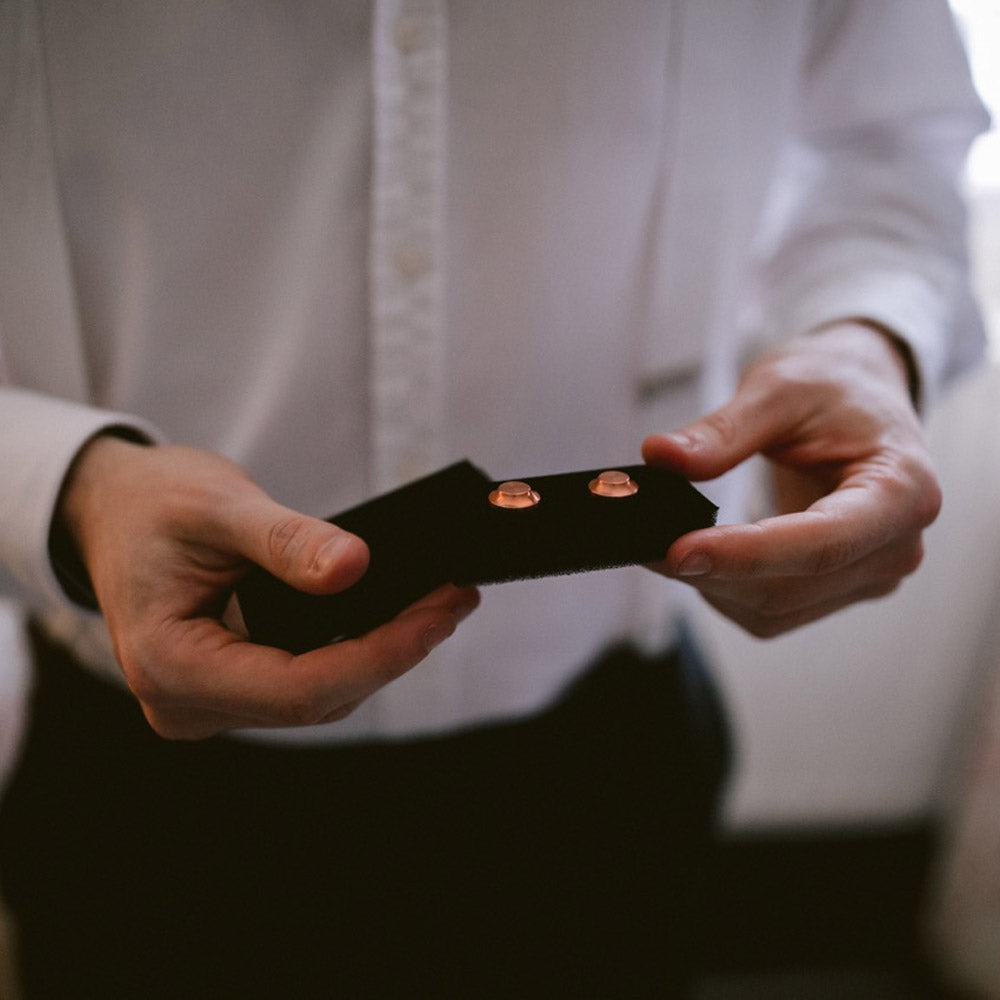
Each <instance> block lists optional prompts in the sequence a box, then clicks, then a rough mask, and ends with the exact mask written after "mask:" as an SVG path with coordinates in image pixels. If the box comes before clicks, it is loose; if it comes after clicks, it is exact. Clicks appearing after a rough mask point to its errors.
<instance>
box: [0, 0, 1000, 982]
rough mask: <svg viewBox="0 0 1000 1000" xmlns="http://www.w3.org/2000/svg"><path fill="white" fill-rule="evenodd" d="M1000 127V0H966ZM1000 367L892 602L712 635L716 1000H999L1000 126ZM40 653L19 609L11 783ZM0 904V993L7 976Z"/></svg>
mask: <svg viewBox="0 0 1000 1000" xmlns="http://www.w3.org/2000/svg"><path fill="white" fill-rule="evenodd" d="M952 6H953V8H954V10H955V13H956V16H957V17H958V19H959V21H960V22H961V24H962V26H963V28H964V32H965V36H966V39H967V43H968V47H969V53H970V58H971V60H972V65H973V71H974V75H975V78H976V82H977V86H978V87H979V89H980V92H981V94H982V96H983V98H984V100H985V101H986V103H987V105H989V107H990V109H991V112H992V113H993V115H994V119H995V120H998V121H1000V0H953V2H952ZM966 183H967V186H968V193H969V199H970V205H971V207H972V215H971V225H970V234H969V236H970V247H971V253H972V259H973V268H974V280H975V284H976V287H977V290H978V293H979V297H980V302H981V304H982V308H983V312H984V315H985V317H986V320H987V323H988V326H989V328H990V331H991V336H992V345H993V346H992V357H991V359H990V363H989V364H988V365H986V366H985V367H984V368H982V369H981V370H980V371H978V372H977V373H976V374H975V375H973V376H971V377H969V378H967V379H965V380H964V381H962V382H961V383H960V384H958V385H956V386H954V387H953V388H952V389H951V390H950V391H949V392H948V393H947V394H946V395H945V397H944V398H943V399H942V400H941V403H940V405H939V407H938V408H937V409H936V410H935V412H934V413H933V414H932V415H931V417H930V419H929V421H928V433H929V437H930V441H931V445H932V448H933V451H934V453H935V456H936V459H937V462H938V468H939V471H940V474H941V477H942V481H943V485H944V490H945V506H944V509H943V512H942V515H941V517H940V519H939V520H938V521H937V522H936V523H935V525H934V526H933V527H932V529H931V530H930V532H929V533H928V536H927V555H926V560H925V563H924V566H923V567H922V569H921V571H920V572H919V573H918V574H917V575H916V576H915V577H914V578H911V579H910V580H909V581H908V582H907V583H906V584H905V585H904V586H903V588H902V589H901V590H900V591H899V592H898V593H897V594H895V595H893V596H892V597H891V598H889V599H886V600H883V601H880V602H877V603H874V604H870V605H865V606H861V607H857V608H854V609H851V610H849V611H847V612H843V613H841V614H838V615H836V616H835V617H834V618H832V619H828V620H827V621H825V622H822V623H820V624H819V625H815V626H812V627H810V628H809V629H806V630H803V631H800V632H797V633H793V634H792V635H790V636H787V637H784V638H781V639H778V640H769V641H768V642H766V643H764V642H759V641H757V640H753V639H751V638H748V637H746V636H745V635H743V634H742V633H740V632H738V631H737V630H736V629H735V628H733V627H731V626H729V625H728V624H727V623H726V622H725V621H724V620H722V619H721V618H718V617H717V616H715V615H714V614H713V613H712V612H711V611H710V610H708V609H704V608H703V609H701V611H700V612H699V614H698V618H697V622H696V626H697V631H698V633H699V635H700V637H701V639H702V642H703V643H704V645H705V647H706V650H707V651H708V653H709V657H710V659H711V660H712V662H713V663H714V665H715V669H716V671H717V674H718V677H719V680H720V683H721V685H722V688H723V690H724V692H725V695H726V698H727V700H728V704H729V707H730V712H731V715H732V722H733V727H734V730H735V737H736V744H737V746H738V748H739V752H738V757H737V761H736V770H735V774H734V780H733V783H732V786H731V789H730V794H729V798H728V801H727V806H726V814H725V822H724V830H725V837H724V842H723V845H722V852H723V855H722V856H723V864H722V867H721V876H720V880H719V884H718V885H717V886H715V887H714V891H715V893H716V895H717V900H716V907H715V911H716V913H717V914H718V918H717V919H718V928H717V934H716V936H715V937H716V941H717V942H718V950H717V953H716V954H714V955H712V956H710V957H709V960H710V965H711V966H712V968H713V974H712V976H711V977H710V978H709V980H708V981H707V982H706V984H705V987H704V990H703V1000H725V998H750V1000H752V998H755V997H760V998H771V1000H781V998H785V997H788V998H796V1000H810V998H811V1000H822V998H826V997H829V998H833V997H837V998H859V1000H863V998H880V1000H892V998H895V997H899V998H908V1000H912V998H919V997H922V996H926V997H954V998H958V997H962V998H984V1000H990V998H1000V641H998V640H1000V517H998V504H997V497H1000V434H998V433H997V431H998V428H1000V368H998V365H1000V130H998V129H997V128H994V130H993V131H992V132H991V133H990V134H988V135H987V136H984V137H983V138H982V139H980V140H979V142H978V144H977V146H976V147H975V149H974V151H973V154H972V157H971V159H970V163H969V168H968V175H967V179H966ZM27 686H28V671H27V666H26V657H25V655H24V650H23V648H22V646H21V643H20V639H19V632H18V627H17V610H16V608H15V607H14V606H13V605H12V604H10V603H8V602H3V601H0V786H2V782H3V779H4V776H5V774H6V772H7V770H8V769H9V767H10V763H11V761H12V759H13V756H14V751H15V749H16V745H17V742H18V739H19V737H20V732H21V725H22V723H21V718H22V706H23V704H24V699H25V697H26V694H27ZM9 948H10V944H9V943H6V944H5V937H4V933H3V920H2V907H0V1000H2V998H13V997H15V996H16V990H15V987H14V985H13V983H12V982H11V981H9V980H8V979H7V978H6V975H7V973H6V971H5V969H6V965H5V955H6V953H7V950H9Z"/></svg>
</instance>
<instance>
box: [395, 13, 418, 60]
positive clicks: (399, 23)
mask: <svg viewBox="0 0 1000 1000" xmlns="http://www.w3.org/2000/svg"><path fill="white" fill-rule="evenodd" d="M423 38H424V32H423V28H422V27H421V24H420V22H419V21H418V20H417V19H416V18H415V17H409V16H407V15H406V14H401V15H400V16H399V17H397V18H396V21H395V23H394V24H393V26H392V40H393V43H394V44H395V46H396V48H397V49H399V51H400V52H402V53H404V54H405V53H407V52H413V51H415V50H416V49H418V48H419V47H420V44H421V42H422V41H423Z"/></svg>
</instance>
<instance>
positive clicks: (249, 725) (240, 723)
mask: <svg viewBox="0 0 1000 1000" xmlns="http://www.w3.org/2000/svg"><path fill="white" fill-rule="evenodd" d="M360 704H361V701H360V700H359V701H353V702H347V703H346V704H344V705H341V706H340V707H339V708H336V709H334V710H333V711H331V712H329V713H328V714H327V715H326V716H324V717H323V718H322V719H319V720H318V722H317V725H325V724H327V723H331V722H340V721H341V720H343V719H346V718H347V717H348V716H349V715H350V714H351V713H352V712H353V711H354V710H355V709H356V708H357V707H358V706H359V705H360ZM142 710H143V714H144V715H145V716H146V721H147V722H148V723H149V725H150V727H151V728H152V729H153V730H154V731H155V732H156V733H157V734H158V735H160V736H162V737H163V738H164V739H172V740H203V739H207V738H208V737H210V736H217V735H218V734H219V733H226V732H233V731H234V730H240V729H273V728H275V727H274V724H273V723H272V722H271V721H270V720H268V719H266V718H258V717H255V716H251V715H232V714H228V713H223V712H213V711H209V710H205V709H198V708H155V707H153V706H149V705H143V706H142Z"/></svg>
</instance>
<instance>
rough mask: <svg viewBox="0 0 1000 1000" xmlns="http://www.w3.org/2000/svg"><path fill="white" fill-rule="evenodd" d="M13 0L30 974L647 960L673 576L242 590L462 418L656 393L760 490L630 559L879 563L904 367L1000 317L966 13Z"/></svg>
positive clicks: (487, 975)
mask: <svg viewBox="0 0 1000 1000" xmlns="http://www.w3.org/2000/svg"><path fill="white" fill-rule="evenodd" d="M0 9H2V11H3V19H4V21H3V25H2V29H0V38H3V39H4V42H3V44H4V46H5V48H6V53H5V60H4V61H5V63H6V64H8V65H9V66H10V67H11V72H10V73H9V74H7V76H6V79H5V83H4V86H5V88H7V93H5V96H4V101H3V102H2V103H3V107H4V109H5V111H4V119H3V123H2V127H3V136H0V148H2V149H3V153H2V154H0V155H2V156H3V162H2V173H0V182H2V184H0V187H2V189H3V193H2V197H3V199H4V201H3V217H2V218H3V222H2V230H3V232H4V244H5V245H4V250H3V253H4V266H3V268H2V269H0V270H2V278H3V281H4V288H3V290H2V294H0V299H2V301H3V307H2V308H3V310H4V312H3V315H2V316H0V335H2V337H3V351H4V357H5V361H6V366H7V369H8V371H9V382H10V385H9V387H8V388H5V389H4V390H3V393H2V398H0V406H2V417H0V426H2V427H3V433H2V435H0V449H2V452H0V454H2V463H3V467H4V469H5V470H7V471H6V472H5V478H4V482H3V483H2V484H0V491H2V504H3V509H4V511H5V515H4V520H3V523H2V525H0V558H2V559H3V562H4V565H5V566H6V568H7V570H8V571H9V573H10V575H11V576H12V577H13V579H14V580H16V581H17V585H18V588H19V592H20V593H21V594H22V595H23V596H24V597H25V598H26V599H27V600H28V601H29V602H30V603H31V606H32V607H33V608H34V609H35V617H36V620H37V621H38V623H39V624H38V626H37V628H36V638H35V643H36V647H37V655H38V660H39V672H40V678H41V680H40V682H39V688H38V692H37V694H36V699H35V706H34V730H33V734H32V736H31V737H30V739H29V742H28V745H27V749H26V751H25V756H24V761H23V762H22V767H21V772H20V774H19V775H18V777H17V778H16V780H15V782H14V784H13V786H12V790H11V792H10V795H9V798H8V801H7V803H6V805H5V809H4V813H3V816H2V823H0V826H2V830H0V832H2V835H3V850H2V852H0V871H2V872H3V877H4V880H5V884H6V886H7V892H8V894H9V896H10V898H11V903H12V908H13V909H14V910H15V912H16V913H17V915H18V918H19V921H20V924H21V928H22V936H23V940H24V966H25V977H26V979H27V981H28V985H29V995H30V991H31V990H35V991H37V993H38V995H42V992H43V991H44V990H49V991H51V990H53V989H56V990H57V991H58V990H61V991H63V994H62V995H70V994H67V993H66V992H65V991H66V990H72V991H75V994H76V995H103V996H108V995H116V996H125V995H136V996H139V995H142V996H152V995H154V994H153V992H152V990H154V989H160V990H161V993H162V994H163V995H166V996H178V995H205V996H223V995H239V996H250V995H257V994H255V992H254V991H255V990H256V991H257V993H259V995H262V996H263V995H276V994H277V995H289V996H313V995H329V993H334V994H336V993H337V992H342V993H344V994H345V995H349V996H359V995H373V996H375V995H379V996H385V995H391V994H392V993H395V992H398V993H407V995H413V994H414V993H421V992H427V993H430V994H435V995H444V994H448V993H454V994H456V995H464V996H468V995H484V994H485V995H490V994H491V993H492V994H495V995H510V996H513V995H525V994H526V993H527V994H529V995H530V994H531V993H532V992H534V993H536V994H538V995H550V994H551V993H552V992H553V991H555V990H561V991H562V992H565V993H567V994H569V995H602V996H607V995H646V994H653V995H662V994H663V993H670V992H678V991H679V990H680V989H681V988H682V985H683V983H684V981H685V979H686V976H687V973H688V971H689V970H688V968H687V966H688V965H689V964H690V958H691V956H692V954H693V953H694V952H695V951H696V950H697V948H698V947H699V946H700V945H701V942H700V941H699V939H698V937H697V933H696V930H695V926H696V916H697V914H696V910H697V900H698V898H699V896H700V895H701V886H700V885H699V883H698V881H697V876H698V875H699V874H700V873H701V872H702V866H703V865H704V863H705V857H706V850H707V845H708V842H709V838H710V829H711V822H712V816H713V810H714V807H715V804H716V801H717V795H718V791H719V787H720V780H721V773H722V767H723V759H724V754H725V744H724V737H723V736H722V734H721V731H720V725H721V724H720V720H719V717H718V712H717V709H716V708H715V706H714V701H713V697H712V694H711V690H710V687H709V686H708V685H707V683H706V678H705V675H704V671H703V670H702V669H701V668H700V666H699V664H698V663H697V657H696V656H695V654H694V653H693V652H692V651H691V650H690V649H689V648H687V647H686V646H685V644H684V641H683V636H682V634H681V633H680V632H679V631H678V629H677V626H676V610H677V606H678V602H677V590H676V589H674V588H673V587H672V586H669V585H667V584H665V583H664V582H663V581H662V580H660V579H658V578H656V577H655V576H654V575H653V574H648V573H644V572H642V571H638V570H636V571H633V572H625V571H621V572H617V571H616V572H614V573H602V574H591V575H581V576H578V577H573V578H567V579H558V580H545V581H536V582H532V583H528V584H517V585H511V586H507V587H502V588H497V589H496V590H490V591H489V592H487V593H485V594H484V595H482V597H483V600H482V603H481V605H480V607H479V608H478V610H477V611H476V613H475V614H474V615H472V616H471V617H469V619H468V621H466V622H463V619H465V618H466V616H467V615H468V614H469V612H470V611H471V610H472V609H473V607H474V606H475V605H476V604H477V602H479V600H480V595H477V594H475V593H474V592H471V591H469V590H463V589H458V588H454V587H448V588H445V589H444V590H442V591H439V592H437V593H435V594H432V595H429V596H428V597H427V598H426V599H424V600H423V601H421V602H419V603H418V604H416V605H415V606H414V607H412V608H411V609H409V610H407V611H405V612H404V613H403V614H401V615H400V616H399V617H398V618H397V619H395V620H394V621H392V622H390V623H389V624H388V625H386V626H384V627H382V628H379V629H376V630H374V631H372V632H371V633H370V634H368V635H366V636H363V637H362V638H360V639H358V640H352V641H347V642H343V643H338V644H335V645H332V646H329V647H325V648H323V649H320V650H316V651H314V652H312V653H309V654H306V655H305V656H303V657H301V658H298V659H295V660H292V659H291V657H290V656H289V655H287V654H284V653H282V652H281V651H277V650H273V649H268V648H264V647H261V646H257V645H254V644H252V643H248V642H247V641H245V639H244V638H243V637H242V636H241V635H240V633H239V631H238V630H237V629H235V628H234V627H231V626H230V625H229V624H224V622H230V620H231V619H230V618H229V617H228V616H227V615H226V606H227V602H228V600H229V597H230V595H231V592H232V589H233V586H234V584H235V583H236V582H237V581H238V579H239V578H240V577H241V575H242V574H243V573H245V572H246V569H247V567H248V566H249V565H251V564H259V565H262V566H264V567H265V568H267V569H268V570H270V571H271V572H272V573H274V574H276V575H277V576H279V577H281V578H282V579H284V580H285V581H286V582H288V583H290V584H292V585H294V586H296V587H298V588H300V589H303V590H307V591H310V592H315V593H326V592H334V591H337V590H339V589H342V588H344V587H347V586H350V584H351V583H353V582H354V581H356V580H357V579H358V578H359V577H360V576H361V575H362V574H363V572H364V570H365V567H366V562H367V551H366V548H365V546H364V543H363V541H362V540H359V539H357V538H355V537H353V536H349V535H347V534H346V533H345V532H343V531H341V530H339V529H338V528H336V527H335V526H333V525H330V524H326V523H324V522H323V521H321V520H318V519H317V518H319V517H322V516H324V515H327V514H330V513H332V512H334V511H337V510H341V509H343V508H345V507H347V506H350V505H351V504H353V503H356V502H358V501H360V500H361V499H363V498H365V497H367V496H370V495H373V494H376V493H379V492H382V491H384V490H387V489H390V488H392V487H394V486H397V485H399V484H400V483H402V482H405V481H407V480H409V479H412V478H414V477H416V476H418V475H421V474H423V473H427V472H430V471H432V470H433V469H434V468H436V467H437V466H439V465H441V464H444V463H445V462H447V461H449V460H452V459H455V458H458V457H462V456H465V455H468V456H469V457H471V458H472V459H473V460H475V461H477V462H479V463H481V464H482V465H483V466H484V467H485V468H487V469H489V470H491V472H493V473H494V474H495V475H498V476H505V475H515V476H518V477H520V476H522V475H529V474H530V473H532V472H534V473H538V474H541V473H546V472H552V471H562V470H566V469H573V468H590V467H597V466H605V467H607V466H614V465H617V464H621V463H623V462H625V461H630V460H632V456H633V455H634V453H635V450H636V449H637V447H638V444H639V442H640V441H641V440H643V438H645V444H644V447H643V453H644V456H645V458H646V460H647V461H649V462H651V463H654V464H663V465H668V466H671V467H673V468H675V469H677V470H678V471H680V472H681V473H683V474H684V475H686V476H688V477H690V478H693V479H696V480H708V479H714V478H716V477H718V476H720V475H722V474H723V473H725V472H727V471H728V470H730V469H733V468H735V467H736V466H738V465H740V464H741V463H742V462H743V461H744V460H745V459H747V458H749V457H750V456H752V455H755V454H758V453H759V454H763V455H765V456H767V457H768V458H769V459H771V460H772V461H773V463H774V465H775V468H776V470H777V471H776V480H775V481H776V499H777V501H778V509H779V510H780V511H781V512H782V513H781V514H780V515H779V516H776V517H774V518H772V519H768V520H766V521H763V522H760V523H757V524H752V525H741V524H724V525H722V526H720V527H718V528H714V529H710V530H706V531H703V532H695V533H692V534H689V535H688V536H686V537H684V538H682V539H680V540H679V541H678V542H677V543H676V544H675V545H674V546H673V547H672V548H671V549H670V551H669V552H668V553H665V559H664V562H663V564H662V565H661V566H660V567H659V568H660V570H661V572H662V574H663V575H666V576H668V577H676V578H678V579H680V580H682V581H684V582H686V583H688V584H690V585H691V586H693V587H694V588H695V589H696V590H698V591H700V592H701V593H702V594H703V595H704V597H705V598H707V599H708V600H710V601H711V602H712V603H713V604H715V605H716V606H717V607H718V608H720V609H721V610H722V611H723V612H724V613H726V614H728V615H729V616H730V617H732V618H734V619H735V620H736V621H738V622H740V623H741V624H743V625H744V626H745V627H747V628H748V629H750V630H751V631H753V632H755V633H757V634H761V635H769V634H776V633H778V632H780V631H783V630H786V629H788V628H792V627H796V626H799V625H802V624H805V623H807V622H809V621H811V620H813V619H815V618H817V617H820V616H822V615H825V614H828V613H830V612H833V611H835V610H837V609H838V608H840V607H843V606H844V605H846V604H848V603H851V602H853V601H856V600H861V599H866V598H870V597H873V596H877V595H879V594H883V593H886V592H888V591H889V590H891V589H892V588H893V587H894V586H896V584H897V583H898V582H899V580H900V579H901V578H902V577H903V576H904V575H905V574H906V573H908V572H910V571H912V570H913V569H914V568H915V566H916V564H917V563H918V562H919V558H920V533H921V531H922V529H923V528H924V527H926V525H927V524H928V523H929V522H930V521H931V520H932V519H933V517H934V515H935V513H936V510H937V506H938V503H939V494H938V489H937V484H936V480H935V478H934V474H933V471H932V469H931V467H930V463H929V460H928V458H927V455H926V452H925V450H924V447H923V444H922V441H921V436H920V430H919V423H918V420H917V417H916V415H915V410H914V402H917V403H919V404H921V405H925V404H926V402H927V401H928V400H930V399H931V398H932V397H933V394H934V392H935V389H936V387H937V386H938V385H939V384H940V382H941V381H942V380H943V379H944V378H946V377H947V376H949V375H951V374H953V373H954V372H956V371H958V370H960V369H961V368H963V367H965V366H967V365H968V364H970V363H972V362H973V361H974V360H975V359H976V357H977V356H978V354H979V353H980V351H981V341H982V335H981V331H980V329H979V327H978V325H977V323H976V321H975V319H974V314H973V310H972V309H971V306H970V305H969V302H968V299H967V295H966V291H965V272H964V257H963V249H962V211H961V205H960V200H959V197H958V194H957V190H956V175H957V172H958V170H959V168H960V164H961V161H962V157H963V155H964V151H965V149H966V147H967V145H968V143H969V141H971V138H972V137H973V136H974V134H975V133H976V132H977V131H978V130H980V129H981V128H982V126H983V113H982V110H981V108H980V106H979V104H978V102H977V101H976V99H975V96H974V94H973V91H972V89H971V86H970V83H969V80H968V75H967V71H966V68H965V64H964V59H963V55H962V51H961V46H960V45H959V43H958V41H957V39H956V37H955V33H954V29H953V25H952V24H951V20H950V16H949V13H948V11H947V9H946V7H945V6H944V5H943V4H937V3H931V2H927V3H914V2H912V0H907V2H902V0H899V2H896V3H891V2H884V3H871V2H865V3H848V2H845V3H835V4H830V3H827V4H815V5H814V4H808V3H804V2H803V3H792V2H789V3H779V2H775V3H769V4H755V5H732V4H711V3H697V4H695V3H681V2H676V3H641V2H635V3H627V4H622V3H615V4H605V3H588V4H581V5H574V7H573V8H572V10H570V9H569V8H566V7H564V6H562V5H555V4H553V5H538V4H537V3H509V4H506V3H505V4H475V3H470V4H456V5H446V4H444V3H442V2H437V0H412V2H407V0H402V2H385V3H383V2H378V0H377V2H375V3H374V4H369V3H361V2H352V3H343V4H337V5H319V4H316V5H313V4H309V3H303V4H296V5H288V6H268V7H257V8H253V9H251V10H249V11H248V10H246V9H244V8H239V9H236V8H235V7H234V6H233V5H232V4H229V3H225V2H215V3H207V4H199V5H197V6H192V7H190V8H187V9H185V10H183V11H180V10H178V9H176V8H172V7H170V6H168V5H162V4H152V3H149V4H147V3H136V4H129V5H127V6H126V7H124V8H120V9H115V10H114V11H113V13H112V11H111V10H110V9H109V8H108V9H106V8H102V7H100V6H99V7H98V8H96V9H94V8H88V7H85V6H82V5H77V4H73V3H69V2H52V3H38V4H33V3H28V2H22V3H13V2H12V3H7V4H6V5H4V6H3V7H2V8H0ZM761 345H766V349H765V350H764V351H763V353H760V354H759V355H758V359H757V360H756V361H754V362H753V363H752V364H751V365H750V366H749V367H747V368H746V369H745V371H744V374H743V375H742V378H741V380H740V381H739V384H738V386H737V384H736V382H735V377H736V373H737V370H738V367H739V366H740V365H741V363H742V361H743V359H744V355H747V354H749V352H750V351H751V348H753V349H754V350H755V351H756V350H758V349H759V348H760V347H761ZM704 413H707V414H708V416H699V414H704ZM676 427H682V428H683V429H682V430H680V431H677V432H674V433H671V434H659V433H654V434H653V435H652V436H648V435H649V434H650V432H657V431H663V430H665V429H669V428H676ZM168 442H169V443H168ZM718 495H719V496H720V498H722V499H723V500H725V491H724V490H723V491H721V492H720V493H719V494H718ZM725 509H727V508H726V505H725V504H724V510H725ZM414 530H420V527H419V525H415V526H414ZM654 585H655V586H654ZM91 588H92V593H93V596H94V597H95V598H96V602H97V604H98V605H99V608H100V612H101V615H100V617H97V616H95V615H93V614H88V613H87V612H85V611H84V610H82V608H83V607H84V606H85V605H86V604H87V603H88V600H89V598H90V596H91V595H90V590H91ZM460 623H462V625H461V627H460V628H458V626H459V624H460ZM452 633H454V635H452ZM445 640H447V641H445ZM622 644H624V645H622ZM640 649H642V650H644V652H640V651H639V650H640ZM418 662H420V666H419V667H417V668H416V669H412V670H411V668H413V667H415V665H416V664H417V663H418ZM88 667H89V668H90V670H88V669H86V668H88ZM94 674H96V675H103V676H118V677H122V676H123V677H124V679H125V681H126V683H127V685H128V687H129V688H130V689H131V692H132V695H133V696H134V698H136V699H138V702H139V705H140V706H141V708H142V712H143V713H144V715H145V718H146V720H147V721H148V726H147V724H146V722H142V721H141V720H137V718H136V716H137V713H136V712H134V711H130V703H129V702H128V701H127V700H126V698H125V697H124V696H122V695H121V694H120V692H119V691H118V690H116V689H115V688H114V687H112V686H111V685H107V684H105V683H104V682H103V681H98V680H96V679H95V678H94V676H92V675H94ZM390 682H391V683H390ZM291 727H297V728H291ZM152 731H155V732H156V733H159V734H160V735H161V736H165V737H169V738H179V739H186V740H190V739H202V738H206V737H211V736H213V735H215V734H220V733H225V732H228V731H237V732H238V733H239V735H238V736H236V737H235V738H233V737H226V738H224V739H220V740H216V739H213V740H210V741H209V742H207V743H204V744H199V743H193V744H185V743H178V744H174V743H168V742H164V741H162V740H160V739H159V738H157V737H156V736H154V735H153V732H152ZM290 748H297V749H290ZM102 781H103V784H102ZM57 789H58V790H60V794H58V795H57V794H56V790H57ZM43 834H44V835H43Z"/></svg>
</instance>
